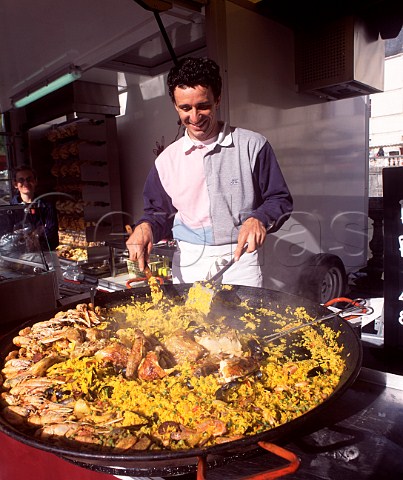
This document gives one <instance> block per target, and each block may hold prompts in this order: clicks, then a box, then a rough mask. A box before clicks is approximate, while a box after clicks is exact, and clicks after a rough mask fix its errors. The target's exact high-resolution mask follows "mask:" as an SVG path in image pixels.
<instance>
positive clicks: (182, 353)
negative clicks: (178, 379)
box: [165, 329, 207, 364]
mask: <svg viewBox="0 0 403 480" xmlns="http://www.w3.org/2000/svg"><path fill="white" fill-rule="evenodd" d="M165 347H166V349H167V350H168V352H169V353H171V354H172V355H173V357H174V359H175V361H176V362H177V363H178V364H181V363H184V362H186V361H189V362H196V361H197V360H199V359H200V358H202V357H203V356H204V355H205V354H206V353H207V351H206V349H205V348H204V347H203V346H202V345H200V344H198V343H197V342H196V341H195V339H194V337H193V336H192V335H191V334H190V333H189V332H187V331H186V330H183V329H179V330H177V331H176V332H174V333H173V334H172V335H171V336H170V337H168V338H167V339H166V341H165Z"/></svg>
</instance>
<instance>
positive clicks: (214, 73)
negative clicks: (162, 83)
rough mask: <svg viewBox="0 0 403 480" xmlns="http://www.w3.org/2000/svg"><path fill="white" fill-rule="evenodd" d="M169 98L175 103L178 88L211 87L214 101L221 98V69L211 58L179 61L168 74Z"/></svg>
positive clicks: (190, 58)
mask: <svg viewBox="0 0 403 480" xmlns="http://www.w3.org/2000/svg"><path fill="white" fill-rule="evenodd" d="M167 83H168V89H169V96H170V97H171V99H172V101H173V102H175V97H174V91H175V88H176V87H196V86H197V85H201V86H202V87H206V88H208V87H211V89H212V91H213V95H214V100H218V99H219V97H220V96H221V87H222V80H221V76H220V67H219V66H218V65H217V64H216V63H215V62H214V61H213V60H211V59H209V58H195V57H186V58H183V59H181V60H179V62H178V64H177V65H175V66H174V67H172V68H171V70H170V72H169V74H168V79H167Z"/></svg>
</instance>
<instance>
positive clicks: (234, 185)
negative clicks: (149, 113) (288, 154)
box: [126, 57, 292, 287]
mask: <svg viewBox="0 0 403 480" xmlns="http://www.w3.org/2000/svg"><path fill="white" fill-rule="evenodd" d="M167 83H168V88H169V94H170V97H171V99H172V101H173V104H174V107H175V109H176V111H177V112H178V115H179V119H180V122H181V123H182V125H183V126H184V127H185V134H184V136H183V137H182V138H180V139H179V140H177V141H176V142H174V143H172V144H171V145H169V146H168V147H166V148H165V150H163V151H162V153H160V155H159V156H158V157H157V159H156V161H155V164H154V166H153V167H152V169H151V171H150V173H149V175H148V177H147V180H146V183H145V186H144V192H143V199H144V214H143V216H142V217H141V218H140V219H139V221H138V222H137V223H136V225H135V228H134V231H133V233H132V234H131V235H130V237H129V238H128V240H127V242H126V244H127V248H128V250H129V257H130V260H133V261H138V265H139V268H140V270H143V268H144V266H145V262H147V261H148V258H149V255H150V253H151V250H152V247H153V244H154V243H156V242H158V241H159V240H161V239H164V238H172V237H173V238H174V239H175V240H176V242H177V245H178V248H177V251H176V252H175V253H174V257H173V260H172V278H173V282H174V283H193V282H194V281H197V280H203V279H208V278H210V277H211V276H212V275H214V274H215V273H216V272H217V271H218V270H220V269H221V268H222V266H224V265H225V264H226V263H228V262H229V261H230V260H231V258H232V257H234V259H235V263H234V265H233V266H231V268H229V269H228V270H227V271H226V272H225V274H224V276H223V279H222V282H223V283H226V284H237V285H248V286H254V287H261V286H262V284H263V279H262V262H263V260H262V253H263V252H262V245H263V243H264V241H265V239H266V235H267V233H268V232H274V231H276V230H278V229H279V228H280V227H281V225H282V224H283V223H284V222H285V221H286V220H287V219H288V217H289V216H290V213H291V211H292V197H291V194H290V192H289V190H288V187H287V184H286V182H285V180H284V177H283V175H282V172H281V170H280V167H279V165H278V163H277V159H276V157H275V154H274V152H273V149H272V147H271V145H270V144H269V142H268V141H267V139H266V138H264V137H263V136H262V135H261V134H259V133H256V132H253V131H250V130H245V129H241V128H237V127H231V126H229V125H228V124H226V123H223V122H221V121H219V120H218V116H217V110H218V107H219V105H220V99H221V87H222V80H221V76H220V71H219V67H218V65H217V64H216V63H215V62H214V61H213V60H211V59H208V58H192V57H188V58H185V59H182V60H180V61H179V62H178V64H177V65H175V66H174V67H173V68H172V69H171V70H170V72H169V74H168V80H167Z"/></svg>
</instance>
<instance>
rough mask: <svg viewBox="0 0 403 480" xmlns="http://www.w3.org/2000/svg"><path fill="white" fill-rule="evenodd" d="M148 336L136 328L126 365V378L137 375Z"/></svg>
mask: <svg viewBox="0 0 403 480" xmlns="http://www.w3.org/2000/svg"><path fill="white" fill-rule="evenodd" d="M146 344H147V338H146V336H145V335H144V333H143V332H142V331H141V330H139V329H136V331H135V332H134V341H133V346H132V348H131V350H130V353H129V357H128V360H127V367H126V378H128V379H133V378H135V377H136V375H137V369H138V367H139V365H140V362H141V361H142V359H143V357H144V355H145V353H146Z"/></svg>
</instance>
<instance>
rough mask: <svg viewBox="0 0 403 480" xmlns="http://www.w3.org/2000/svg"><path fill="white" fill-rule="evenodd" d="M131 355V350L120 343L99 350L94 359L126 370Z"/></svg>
mask: <svg viewBox="0 0 403 480" xmlns="http://www.w3.org/2000/svg"><path fill="white" fill-rule="evenodd" d="M129 354H130V348H128V347H126V346H125V345H123V344H122V343H120V342H114V343H110V344H109V345H107V346H106V347H105V348H103V349H101V350H98V351H97V352H96V353H95V355H94V357H95V359H96V360H97V361H98V362H104V363H112V364H113V365H115V366H116V367H118V368H125V367H126V365H127V360H128V358H129Z"/></svg>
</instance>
